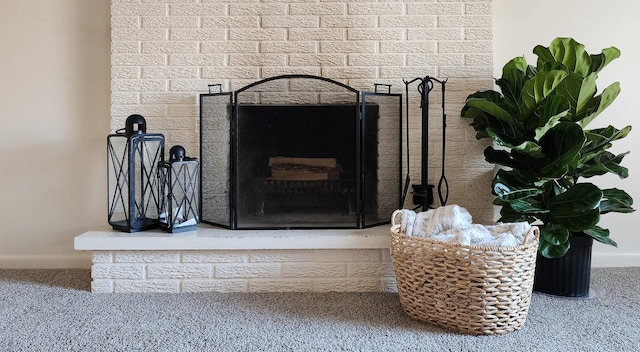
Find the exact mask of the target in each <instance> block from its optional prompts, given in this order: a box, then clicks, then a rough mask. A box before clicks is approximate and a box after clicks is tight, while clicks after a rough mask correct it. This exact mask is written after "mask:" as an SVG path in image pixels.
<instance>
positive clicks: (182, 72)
mask: <svg viewBox="0 0 640 352" xmlns="http://www.w3.org/2000/svg"><path fill="white" fill-rule="evenodd" d="M196 77H198V68H197V67H184V66H161V67H157V66H154V67H143V68H142V78H150V79H154V78H196Z"/></svg>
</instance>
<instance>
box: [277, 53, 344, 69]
mask: <svg viewBox="0 0 640 352" xmlns="http://www.w3.org/2000/svg"><path fill="white" fill-rule="evenodd" d="M346 61H347V58H346V57H345V55H342V54H315V55H290V56H289V65H291V66H343V65H344V64H345V62H346Z"/></svg>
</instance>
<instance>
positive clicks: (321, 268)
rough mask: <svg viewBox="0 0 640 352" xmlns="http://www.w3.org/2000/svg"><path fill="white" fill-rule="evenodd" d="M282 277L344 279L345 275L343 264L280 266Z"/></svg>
mask: <svg viewBox="0 0 640 352" xmlns="http://www.w3.org/2000/svg"><path fill="white" fill-rule="evenodd" d="M280 274H281V276H282V277H344V276H346V275H347V266H346V265H345V264H333V263H319V264H313V263H311V264H282V267H281V269H280Z"/></svg>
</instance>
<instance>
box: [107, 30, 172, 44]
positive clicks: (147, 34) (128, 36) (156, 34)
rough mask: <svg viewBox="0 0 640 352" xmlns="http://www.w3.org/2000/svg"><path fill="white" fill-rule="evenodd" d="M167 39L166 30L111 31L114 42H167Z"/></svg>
mask: <svg viewBox="0 0 640 352" xmlns="http://www.w3.org/2000/svg"><path fill="white" fill-rule="evenodd" d="M165 39H167V30H166V29H156V28H145V29H138V28H113V29H111V40H112V41H116V42H119V41H132V40H140V41H145V40H165Z"/></svg>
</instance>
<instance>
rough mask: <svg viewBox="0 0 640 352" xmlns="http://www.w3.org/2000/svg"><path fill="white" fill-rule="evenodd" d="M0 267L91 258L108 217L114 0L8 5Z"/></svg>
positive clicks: (1, 33) (0, 147) (1, 22)
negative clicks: (88, 242)
mask: <svg viewBox="0 0 640 352" xmlns="http://www.w3.org/2000/svg"><path fill="white" fill-rule="evenodd" d="M0 42H1V43H2V54H1V55H0V63H1V64H0V77H1V82H2V84H0V119H1V120H2V128H1V129H0V155H1V159H0V160H2V166H1V167H0V170H1V171H0V182H1V183H0V224H1V225H0V227H1V229H0V267H69V266H77V265H84V266H88V265H89V264H90V262H89V261H87V260H86V258H84V257H82V258H80V257H78V256H77V254H78V252H76V251H74V249H73V238H74V236H76V235H78V234H80V233H82V232H84V231H86V230H88V229H90V228H93V227H96V226H100V225H102V224H103V223H104V219H105V215H104V214H105V213H106V194H105V185H106V161H105V154H106V146H105V141H106V135H107V134H108V133H109V1H108V0H100V1H85V0H57V1H49V0H26V1H1V2H0Z"/></svg>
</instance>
